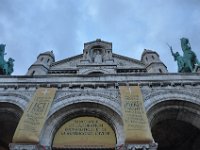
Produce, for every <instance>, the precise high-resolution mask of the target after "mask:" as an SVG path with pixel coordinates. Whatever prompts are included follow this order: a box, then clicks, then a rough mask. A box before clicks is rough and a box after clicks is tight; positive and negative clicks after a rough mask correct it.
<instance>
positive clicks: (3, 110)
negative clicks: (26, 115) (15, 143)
mask: <svg viewBox="0 0 200 150" xmlns="http://www.w3.org/2000/svg"><path fill="white" fill-rule="evenodd" d="M22 113H23V110H22V109H21V108H20V107H19V106H17V105H15V104H12V103H8V102H0V129H1V130H0V135H1V136H0V149H1V150H6V149H9V147H8V146H9V143H11V142H12V138H13V135H14V132H15V129H16V127H17V125H18V123H19V120H20V118H21V116H22Z"/></svg>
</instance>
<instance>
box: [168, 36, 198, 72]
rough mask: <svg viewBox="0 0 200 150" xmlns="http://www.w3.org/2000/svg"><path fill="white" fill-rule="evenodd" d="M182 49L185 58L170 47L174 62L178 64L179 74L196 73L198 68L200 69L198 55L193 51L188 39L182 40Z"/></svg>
mask: <svg viewBox="0 0 200 150" xmlns="http://www.w3.org/2000/svg"><path fill="white" fill-rule="evenodd" d="M180 40H181V48H182V51H183V56H181V55H180V54H179V52H176V53H174V52H173V49H172V46H169V45H168V46H169V48H170V50H171V53H172V56H173V57H174V60H175V61H177V64H178V72H196V71H197V68H198V67H200V63H199V61H198V59H197V56H196V54H195V53H194V52H193V51H192V48H191V46H190V42H189V40H188V39H187V38H181V39H180Z"/></svg>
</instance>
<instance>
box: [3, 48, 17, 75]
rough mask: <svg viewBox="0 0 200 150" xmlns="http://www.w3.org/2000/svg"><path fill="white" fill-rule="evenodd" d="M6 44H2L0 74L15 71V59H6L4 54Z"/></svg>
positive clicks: (8, 73) (9, 73)
mask: <svg viewBox="0 0 200 150" xmlns="http://www.w3.org/2000/svg"><path fill="white" fill-rule="evenodd" d="M5 47H6V45H5V44H0V75H11V73H12V72H13V71H14V69H13V67H14V63H13V62H14V61H15V60H14V59H13V58H9V59H8V61H5V59H4V55H6V53H5Z"/></svg>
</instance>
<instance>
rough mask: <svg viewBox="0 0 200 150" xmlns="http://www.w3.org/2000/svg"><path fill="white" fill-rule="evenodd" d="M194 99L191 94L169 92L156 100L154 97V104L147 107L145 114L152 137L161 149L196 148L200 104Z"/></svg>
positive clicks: (199, 122) (198, 132)
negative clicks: (166, 95)
mask: <svg viewBox="0 0 200 150" xmlns="http://www.w3.org/2000/svg"><path fill="white" fill-rule="evenodd" d="M175 95H176V97H175ZM163 97H164V96H163ZM172 97H173V99H172ZM170 98H171V99H170ZM186 98H187V100H186ZM195 100H196V98H195V97H191V95H190V98H189V97H188V96H186V97H183V95H182V96H180V97H179V95H178V94H171V95H168V97H164V98H163V99H160V100H157V101H156V100H155V99H154V105H153V106H152V107H150V108H149V109H148V111H147V116H148V119H149V122H150V126H151V129H152V134H153V137H154V139H155V140H156V142H158V145H160V149H161V150H163V149H173V150H179V148H181V149H182V150H187V149H191V150H196V149H198V148H197V147H199V146H200V145H199V141H200V109H199V108H200V105H198V104H197V103H194V102H196V101H195ZM188 130H189V131H188Z"/></svg>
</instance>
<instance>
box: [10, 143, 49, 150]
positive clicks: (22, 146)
mask: <svg viewBox="0 0 200 150" xmlns="http://www.w3.org/2000/svg"><path fill="white" fill-rule="evenodd" d="M9 149H10V150H51V147H49V146H42V145H39V144H29V143H10V144H9Z"/></svg>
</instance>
